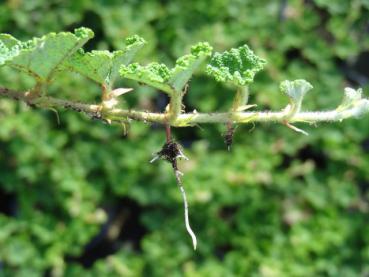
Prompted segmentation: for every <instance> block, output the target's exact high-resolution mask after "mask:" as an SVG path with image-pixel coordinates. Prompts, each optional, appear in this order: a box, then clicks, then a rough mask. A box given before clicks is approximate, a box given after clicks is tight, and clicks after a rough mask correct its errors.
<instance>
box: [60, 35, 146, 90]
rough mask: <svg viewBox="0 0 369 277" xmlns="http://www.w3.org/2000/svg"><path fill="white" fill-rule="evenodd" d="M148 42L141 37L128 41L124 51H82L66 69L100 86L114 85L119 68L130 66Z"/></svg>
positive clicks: (67, 62)
mask: <svg viewBox="0 0 369 277" xmlns="http://www.w3.org/2000/svg"><path fill="white" fill-rule="evenodd" d="M145 43H146V41H145V40H144V39H143V38H141V37H139V36H132V37H129V38H127V39H126V47H125V48H124V49H122V50H118V51H114V52H109V51H91V52H87V53H85V52H84V51H83V50H82V49H81V50H80V51H78V52H76V53H75V54H74V55H73V56H71V57H70V58H69V59H68V60H67V61H66V67H68V68H70V69H71V70H73V71H75V72H78V73H80V74H82V75H84V76H86V77H87V78H90V79H92V80H93V81H95V82H97V83H100V84H107V85H109V86H110V87H112V86H113V85H114V82H115V80H116V78H117V77H118V73H119V67H120V66H121V65H122V64H123V65H128V64H129V63H130V62H131V61H132V59H133V58H134V56H135V55H136V53H137V52H138V50H140V49H141V48H142V46H143V45H144V44H145Z"/></svg>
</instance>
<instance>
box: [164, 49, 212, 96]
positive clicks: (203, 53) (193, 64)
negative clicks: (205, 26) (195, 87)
mask: <svg viewBox="0 0 369 277" xmlns="http://www.w3.org/2000/svg"><path fill="white" fill-rule="evenodd" d="M212 50H213V48H212V47H211V46H210V45H209V43H207V42H200V43H198V44H196V45H194V46H192V47H191V54H188V55H185V56H183V57H181V58H179V59H177V62H176V66H175V67H174V68H173V70H172V73H171V77H170V81H169V84H170V85H171V86H172V87H173V88H174V90H176V91H181V90H182V89H183V87H184V86H185V84H186V83H187V82H188V80H189V79H190V78H191V76H192V74H193V72H194V71H195V70H196V69H197V68H198V67H199V65H200V64H201V63H202V62H203V61H204V60H205V59H206V58H207V57H209V56H211V53H212Z"/></svg>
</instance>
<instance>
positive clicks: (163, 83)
mask: <svg viewBox="0 0 369 277" xmlns="http://www.w3.org/2000/svg"><path fill="white" fill-rule="evenodd" d="M120 74H121V75H122V76H123V77H125V78H127V79H131V80H135V81H138V82H140V83H143V84H147V85H149V86H152V87H154V88H157V89H160V90H162V91H164V92H167V93H169V94H170V93H172V92H173V89H172V88H171V87H170V86H169V85H168V81H169V80H170V76H171V71H170V69H169V68H168V67H167V66H166V65H165V64H159V63H150V64H148V65H146V66H141V65H140V64H138V63H133V64H130V65H128V66H124V65H123V66H121V69H120Z"/></svg>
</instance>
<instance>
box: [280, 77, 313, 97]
mask: <svg viewBox="0 0 369 277" xmlns="http://www.w3.org/2000/svg"><path fill="white" fill-rule="evenodd" d="M312 88H313V86H312V85H311V84H310V83H309V82H307V81H305V80H294V81H288V80H286V81H283V82H282V83H281V85H280V89H281V91H282V92H284V93H285V94H287V95H288V97H289V98H290V99H291V100H292V101H293V102H295V103H301V101H302V99H303V98H304V96H305V94H306V93H307V92H308V91H309V90H311V89H312Z"/></svg>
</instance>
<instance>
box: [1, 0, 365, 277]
mask: <svg viewBox="0 0 369 277" xmlns="http://www.w3.org/2000/svg"><path fill="white" fill-rule="evenodd" d="M79 26H85V27H89V28H92V29H93V30H94V31H95V34H96V36H95V38H94V39H93V40H92V41H90V42H89V43H88V44H87V46H86V49H87V50H91V49H111V50H112V49H119V48H120V47H121V46H122V45H123V43H124V38H125V37H127V36H129V35H132V34H138V35H140V36H142V37H144V38H145V39H146V40H147V41H148V42H149V44H148V45H147V46H146V47H145V48H144V50H143V51H142V52H141V55H140V57H139V58H138V59H137V61H140V62H142V63H146V62H149V61H161V62H165V63H167V64H168V65H172V64H173V63H174V61H175V59H176V58H177V57H178V56H181V55H183V54H185V53H187V52H188V50H189V47H190V46H191V45H192V44H194V43H196V42H198V41H208V42H209V43H210V44H212V45H213V46H214V48H215V50H216V51H223V50H226V49H229V48H231V47H237V46H240V45H242V44H244V43H247V44H249V45H250V46H251V48H252V49H254V50H255V51H256V53H257V54H258V55H259V56H261V57H263V58H265V59H266V60H267V61H268V65H267V66H266V70H265V71H264V72H263V73H261V74H259V75H257V77H256V80H255V83H254V84H253V85H252V86H251V100H250V102H251V103H256V104H258V109H274V110H278V109H281V108H283V107H284V106H285V105H286V103H287V98H286V97H284V96H282V95H281V93H280V92H279V91H278V86H279V82H280V81H282V80H285V79H296V78H304V79H306V80H308V81H310V82H311V83H312V84H313V85H314V90H313V91H312V92H311V93H310V94H309V95H308V96H307V97H306V99H305V103H304V107H303V108H304V109H329V108H334V107H336V106H337V105H338V104H339V103H340V100H341V99H342V96H343V88H344V87H345V86H352V87H355V88H356V87H359V86H360V87H363V89H364V92H365V94H366V96H368V91H369V85H368V84H369V83H368V80H369V79H368V78H369V67H368V64H369V51H368V50H369V1H368V0H351V1H347V0H305V1H303V0H279V1H266V0H260V1H253V0H212V1H210V0H191V1H190V0H188V1H182V0H171V1H167V0H161V1H159V0H156V1H154V0H151V1H150V0H145V1H139V0H130V1H121V0H120V1H118V0H111V1H109V0H106V1H103V0H99V1H92V0H80V1H62V0H8V1H2V2H1V4H0V32H8V33H11V34H12V35H14V36H15V37H17V38H19V39H23V40H25V39H30V38H32V37H33V36H41V35H43V34H45V33H48V32H51V31H72V30H73V29H74V28H75V27H79ZM0 85H1V86H5V87H11V88H14V89H18V90H21V89H26V88H29V87H30V86H31V82H30V80H29V79H28V78H27V77H26V76H24V75H21V74H19V73H17V72H14V71H11V70H9V69H6V68H2V69H0ZM121 85H123V86H133V87H134V88H135V93H132V94H131V95H127V97H126V98H127V103H126V104H125V105H127V106H130V107H138V108H140V109H143V110H145V109H147V110H154V111H158V110H162V109H163V108H164V107H165V104H166V98H165V97H164V96H163V95H161V94H159V93H157V92H155V91H153V90H152V89H148V88H146V87H139V86H137V85H136V84H134V83H130V82H126V81H125V80H122V81H121ZM50 94H51V95H55V96H58V97H63V98H69V99H76V100H80V101H89V102H94V101H96V102H97V101H98V100H99V94H100V93H99V88H98V87H97V86H96V85H95V84H93V83H92V82H90V81H88V80H86V79H84V78H82V77H81V76H78V75H73V74H69V73H68V74H67V73H64V74H61V75H60V76H59V78H58V79H57V80H56V82H55V83H54V84H53V85H52V86H51V87H50ZM233 95H234V89H233V88H231V87H224V86H222V85H220V84H217V83H216V82H214V81H213V80H210V79H208V77H206V76H205V75H204V74H202V73H201V72H199V73H198V74H197V76H196V78H193V79H192V81H191V83H190V90H189V92H188V94H187V95H186V98H185V104H186V108H187V110H189V111H190V110H192V109H197V110H199V111H215V110H218V111H220V110H227V109H228V108H229V107H230V104H231V99H232V97H233ZM368 120H369V117H368V116H366V117H364V118H361V119H359V120H353V119H351V120H347V121H344V122H342V123H334V124H319V126H301V127H303V128H305V130H307V131H308V132H309V133H310V136H308V137H305V136H302V135H300V134H298V133H294V132H293V131H291V130H290V129H288V128H286V127H284V126H282V125H272V124H265V125H262V124H258V125H256V126H255V128H254V129H252V128H253V127H252V126H247V125H246V126H239V127H238V129H237V133H236V135H235V142H234V145H233V149H232V151H231V152H227V151H226V149H225V146H224V145H223V138H222V136H221V134H222V132H224V130H225V127H224V126H215V125H214V126H213V125H204V126H201V127H199V128H198V127H195V128H183V129H175V130H174V134H175V136H176V138H177V140H178V141H180V142H181V143H182V144H183V145H184V147H185V153H186V154H187V155H188V156H189V158H190V161H188V162H183V163H181V164H180V168H181V170H182V171H183V172H184V173H185V176H184V178H183V181H184V184H185V187H186V190H187V194H188V198H189V203H190V216H191V222H192V226H193V229H194V230H195V232H196V233H197V236H198V239H199V245H198V250H197V251H196V252H194V251H193V250H192V244H191V241H190V238H189V236H188V235H187V233H186V231H185V228H184V222H183V208H182V200H181V196H180V193H179V191H178V188H177V186H176V184H175V178H174V176H173V173H172V171H171V168H170V165H169V164H167V163H165V162H160V163H156V164H149V163H148V161H149V160H150V159H151V153H153V152H155V151H157V150H159V149H160V147H161V146H162V144H163V142H164V137H165V136H164V131H163V129H162V127H161V126H156V125H154V126H150V125H149V124H144V123H133V124H132V126H131V128H130V130H129V133H128V135H126V136H125V135H124V133H123V131H122V128H121V127H120V126H117V125H113V126H108V125H104V124H102V123H100V122H94V121H91V120H90V119H88V118H86V117H84V116H82V115H80V114H77V113H75V112H71V111H60V121H61V123H60V125H58V124H57V120H56V117H55V114H54V113H53V112H52V111H49V110H40V109H37V110H35V109H32V108H30V107H27V106H26V105H24V104H20V103H16V102H14V101H12V100H7V99H0V276H25V277H32V276H346V277H349V276H369V224H368V219H369V176H368V170H369V123H368V122H369V121H368Z"/></svg>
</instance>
